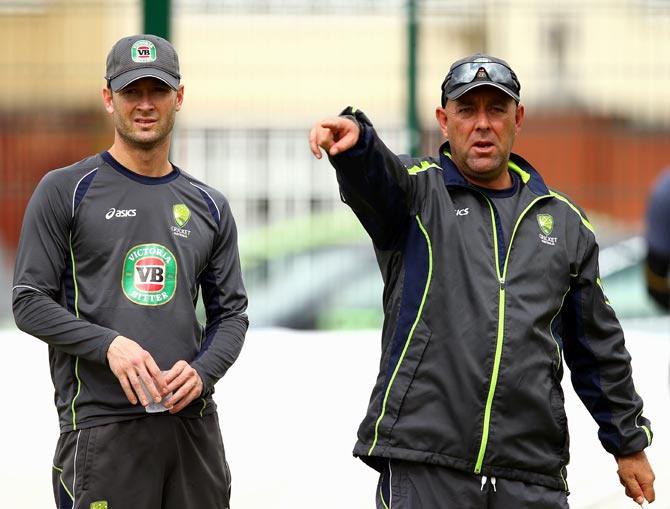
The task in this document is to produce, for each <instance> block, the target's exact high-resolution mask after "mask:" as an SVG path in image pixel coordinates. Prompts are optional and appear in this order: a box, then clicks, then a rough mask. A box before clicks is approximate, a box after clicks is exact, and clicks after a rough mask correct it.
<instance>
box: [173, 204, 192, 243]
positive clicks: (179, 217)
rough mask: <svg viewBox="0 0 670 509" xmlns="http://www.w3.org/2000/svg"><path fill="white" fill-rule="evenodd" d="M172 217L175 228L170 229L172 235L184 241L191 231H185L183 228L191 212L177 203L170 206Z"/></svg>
mask: <svg viewBox="0 0 670 509" xmlns="http://www.w3.org/2000/svg"><path fill="white" fill-rule="evenodd" d="M172 216H173V217H174V222H175V224H176V225H177V226H173V227H172V233H174V234H175V235H178V236H179V237H184V238H185V239H187V238H188V236H189V235H190V234H191V230H186V229H185V228H184V226H186V223H188V221H189V219H191V211H190V210H189V208H188V207H187V206H186V205H184V204H183V203H177V204H176V205H173V206H172Z"/></svg>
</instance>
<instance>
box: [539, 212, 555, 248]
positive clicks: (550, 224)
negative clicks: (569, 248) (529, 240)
mask: <svg viewBox="0 0 670 509" xmlns="http://www.w3.org/2000/svg"><path fill="white" fill-rule="evenodd" d="M537 225H538V226H539V227H540V231H541V232H542V233H540V240H541V241H542V243H543V244H547V245H548V246H555V245H556V241H557V240H558V238H557V237H550V235H551V232H553V231H554V218H553V217H552V215H551V214H538V215H537Z"/></svg>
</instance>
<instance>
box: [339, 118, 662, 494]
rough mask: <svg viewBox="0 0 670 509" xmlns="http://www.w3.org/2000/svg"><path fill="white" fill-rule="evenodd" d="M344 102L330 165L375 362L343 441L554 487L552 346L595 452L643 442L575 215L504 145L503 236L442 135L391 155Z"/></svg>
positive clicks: (558, 431)
mask: <svg viewBox="0 0 670 509" xmlns="http://www.w3.org/2000/svg"><path fill="white" fill-rule="evenodd" d="M343 113H344V114H349V115H354V116H355V118H356V119H357V120H358V122H359V125H360V126H361V136H360V139H359V141H358V143H357V145H356V146H354V147H352V148H351V149H350V150H348V151H346V152H343V153H341V154H339V155H337V156H335V157H333V158H331V162H332V164H333V165H334V166H335V168H336V170H337V178H338V181H339V184H340V190H341V195H342V199H343V200H344V201H345V202H346V203H347V204H348V205H349V206H351V208H352V209H353V211H354V212H355V213H356V215H357V216H358V218H359V219H360V221H361V223H362V224H363V226H364V227H365V229H366V230H367V231H368V233H369V234H370V236H371V237H372V240H373V243H374V245H375V250H376V254H377V259H378V263H379V267H380V270H381V272H382V276H383V279H384V283H385V287H384V296H383V302H384V314H385V320H384V327H383V332H382V358H381V364H380V370H379V375H378V377H377V382H376V385H375V387H374V389H373V391H372V396H371V398H370V405H369V408H368V413H367V416H366V417H365V419H364V420H363V422H362V424H361V426H360V429H359V432H358V442H357V443H356V446H355V449H354V454H355V455H357V456H360V457H361V458H362V459H363V460H364V461H366V462H367V463H368V464H370V465H372V466H373V467H377V468H379V467H380V465H381V463H382V461H381V458H398V459H403V460H410V461H420V462H425V463H434V464H437V465H444V466H448V467H453V468H456V469H459V470H463V471H467V472H473V473H474V474H484V475H492V476H498V477H503V478H509V479H516V480H521V481H525V482H531V483H535V484H541V485H545V486H549V487H553V488H557V489H564V490H566V491H567V483H566V480H565V477H566V471H565V467H566V465H567V463H568V459H569V453H568V442H569V438H568V427H567V419H566V415H565V411H564V400H563V393H562V390H561V385H560V381H561V378H562V375H563V363H562V357H563V356H564V357H565V360H566V362H567V364H568V366H569V367H570V370H571V373H572V382H573V385H574V387H575V390H576V391H577V393H578V395H579V396H580V398H581V399H582V401H583V402H584V404H585V405H586V407H587V408H588V410H589V412H590V413H591V415H592V416H593V418H594V419H595V420H596V421H597V422H598V425H599V427H600V429H599V437H600V440H601V442H602V444H603V446H604V447H605V449H606V450H607V451H609V452H610V453H612V454H614V455H626V454H630V453H633V452H636V451H639V450H642V449H644V448H645V447H647V446H648V445H649V444H650V443H651V438H652V435H651V430H650V428H649V421H648V420H647V419H645V418H644V417H642V400H641V399H640V397H639V396H638V395H637V394H636V392H635V389H634V387H633V381H632V378H631V366H630V356H629V354H628V352H627V351H626V348H625V346H624V335H623V332H622V330H621V327H620V325H619V322H618V321H617V319H616V317H615V314H614V311H613V310H612V308H611V307H610V305H609V303H608V302H607V299H606V297H605V295H604V294H603V291H602V288H601V285H600V279H599V275H598V246H597V244H596V240H595V236H594V233H593V228H592V226H591V225H590V223H589V222H588V220H587V219H586V217H585V216H584V214H583V213H582V212H581V211H580V210H579V209H578V208H577V207H575V206H574V205H573V204H572V203H570V201H569V200H568V199H566V198H565V197H563V196H562V195H560V194H558V193H556V192H554V191H551V190H549V189H548V188H547V186H546V185H545V183H544V182H543V180H542V178H541V177H540V175H539V174H538V173H537V172H536V171H535V170H534V169H533V168H532V167H531V166H530V164H528V163H527V162H526V161H524V160H523V159H522V158H520V157H518V156H516V155H514V154H512V156H511V160H510V165H509V168H510V171H513V172H515V173H516V174H517V175H518V176H519V178H520V180H521V182H522V184H521V186H520V187H521V188H520V191H519V192H520V193H521V200H520V208H519V210H518V211H517V219H516V223H515V225H514V229H513V232H504V237H503V235H502V234H501V233H502V227H501V225H500V221H499V218H498V216H497V212H496V210H495V206H494V205H493V203H492V202H491V201H490V200H489V198H488V197H486V196H485V195H484V194H482V193H481V192H480V191H478V190H477V189H476V188H474V187H472V186H471V185H469V184H468V183H467V181H465V179H464V178H463V177H462V175H461V174H460V172H459V171H458V170H457V169H456V167H455V165H454V164H453V163H452V162H451V159H450V154H449V145H448V143H445V144H444V145H443V146H442V148H441V149H440V155H439V159H435V158H421V159H413V158H410V157H405V156H396V155H394V154H393V153H392V152H390V151H389V150H388V149H387V148H386V147H385V146H384V145H383V143H382V142H381V141H380V140H379V138H378V137H377V135H376V133H375V132H374V129H373V128H372V126H371V124H370V123H369V121H368V120H367V118H366V117H365V115H363V114H362V113H361V112H355V110H351V109H347V110H345V111H344V112H343ZM503 238H505V239H508V240H507V242H503V240H502V239H503ZM507 246H509V247H508V248H507Z"/></svg>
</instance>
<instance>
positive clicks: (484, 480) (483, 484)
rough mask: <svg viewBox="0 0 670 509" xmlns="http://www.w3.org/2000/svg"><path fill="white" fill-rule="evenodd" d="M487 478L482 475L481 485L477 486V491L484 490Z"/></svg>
mask: <svg viewBox="0 0 670 509" xmlns="http://www.w3.org/2000/svg"><path fill="white" fill-rule="evenodd" d="M487 479H488V478H487V477H486V476H485V475H483V476H482V487H481V488H479V491H484V486H486V481H487Z"/></svg>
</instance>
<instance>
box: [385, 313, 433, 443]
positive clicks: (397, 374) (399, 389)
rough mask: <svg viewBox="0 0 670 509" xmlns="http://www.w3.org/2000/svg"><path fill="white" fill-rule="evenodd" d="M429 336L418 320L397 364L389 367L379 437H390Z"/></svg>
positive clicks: (423, 325) (421, 322)
mask: <svg viewBox="0 0 670 509" xmlns="http://www.w3.org/2000/svg"><path fill="white" fill-rule="evenodd" d="M431 336H432V331H431V330H430V329H429V328H428V327H427V325H426V324H425V323H424V322H423V320H420V321H419V323H417V327H416V329H415V330H414V331H413V334H411V336H410V337H408V339H407V341H406V342H405V345H403V350H402V352H401V353H400V356H399V358H398V360H397V362H395V363H391V364H390V365H389V367H388V374H387V384H386V392H385V393H384V398H383V400H382V409H381V412H382V413H381V414H380V415H381V421H380V427H379V431H380V435H381V434H383V435H386V436H390V435H391V433H392V431H393V427H394V426H395V423H396V422H397V420H398V418H399V417H400V414H401V411H402V406H403V402H404V400H405V397H406V396H407V392H408V391H409V389H410V387H411V385H412V383H413V382H414V378H415V376H416V372H417V370H418V368H419V366H420V364H421V360H422V359H423V354H424V352H425V351H426V347H427V346H428V343H429V342H430V338H431Z"/></svg>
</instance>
